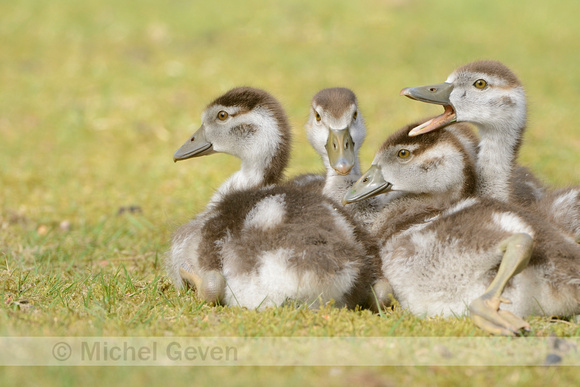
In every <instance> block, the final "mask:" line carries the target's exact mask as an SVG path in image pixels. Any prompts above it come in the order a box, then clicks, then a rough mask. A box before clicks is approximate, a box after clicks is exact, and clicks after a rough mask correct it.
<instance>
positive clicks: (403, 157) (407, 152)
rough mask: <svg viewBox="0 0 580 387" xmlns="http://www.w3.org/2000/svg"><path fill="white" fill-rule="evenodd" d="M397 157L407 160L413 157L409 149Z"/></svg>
mask: <svg viewBox="0 0 580 387" xmlns="http://www.w3.org/2000/svg"><path fill="white" fill-rule="evenodd" d="M397 156H399V158H401V159H406V158H407V157H409V156H411V151H409V150H407V149H401V150H400V151H399V153H397Z"/></svg>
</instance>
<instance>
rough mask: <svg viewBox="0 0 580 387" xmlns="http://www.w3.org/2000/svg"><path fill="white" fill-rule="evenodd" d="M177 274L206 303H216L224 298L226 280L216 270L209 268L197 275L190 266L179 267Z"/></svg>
mask: <svg viewBox="0 0 580 387" xmlns="http://www.w3.org/2000/svg"><path fill="white" fill-rule="evenodd" d="M179 275H180V276H181V279H183V280H184V281H185V283H187V284H188V285H189V286H190V287H191V288H193V289H196V291H197V296H198V297H199V298H200V299H202V300H204V301H205V302H207V303H210V304H212V303H218V302H220V301H222V300H223V299H224V296H225V292H226V280H225V278H224V276H223V275H222V274H221V273H220V272H219V271H217V270H210V271H208V272H203V273H202V274H201V275H197V274H196V273H194V272H193V270H191V268H189V267H188V268H187V269H186V268H184V267H180V268H179Z"/></svg>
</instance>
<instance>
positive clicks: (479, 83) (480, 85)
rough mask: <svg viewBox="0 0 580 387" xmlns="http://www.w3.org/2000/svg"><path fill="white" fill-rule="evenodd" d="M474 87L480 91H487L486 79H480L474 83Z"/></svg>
mask: <svg viewBox="0 0 580 387" xmlns="http://www.w3.org/2000/svg"><path fill="white" fill-rule="evenodd" d="M473 86H475V87H477V88H478V89H485V87H486V86H487V82H486V81H485V80H484V79H478V80H477V81H475V82H474V83H473Z"/></svg>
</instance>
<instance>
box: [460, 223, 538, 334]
mask: <svg viewBox="0 0 580 387" xmlns="http://www.w3.org/2000/svg"><path fill="white" fill-rule="evenodd" d="M533 242H534V241H533V239H532V237H531V236H530V235H528V234H525V233H520V234H514V235H512V236H510V237H509V238H506V239H505V240H503V241H502V242H501V243H500V245H499V248H500V250H501V251H503V252H504V255H503V258H502V260H501V263H500V265H499V268H498V271H497V274H496V276H495V278H494V279H493V281H492V282H491V284H490V285H489V287H488V288H487V289H486V291H485V293H484V294H483V295H482V296H481V297H478V298H476V299H475V300H474V301H472V302H471V303H470V304H469V311H470V314H471V318H472V319H473V322H474V323H475V325H477V326H478V327H480V328H481V329H483V330H485V331H488V332H490V333H493V334H496V335H506V336H514V335H516V334H517V333H518V332H519V331H520V330H521V329H525V330H529V329H530V326H529V324H528V323H527V322H525V321H524V320H523V319H521V318H520V317H518V316H516V315H514V314H513V313H511V312H508V311H506V310H499V307H500V305H501V303H505V304H509V303H511V302H510V301H509V300H508V299H506V298H503V297H502V296H501V295H502V293H503V290H504V288H505V286H506V284H507V283H508V281H509V280H510V279H511V278H512V277H513V276H515V275H516V274H518V273H519V272H521V271H522V270H523V269H525V268H526V266H527V265H528V262H529V261H530V258H531V256H532V245H533Z"/></svg>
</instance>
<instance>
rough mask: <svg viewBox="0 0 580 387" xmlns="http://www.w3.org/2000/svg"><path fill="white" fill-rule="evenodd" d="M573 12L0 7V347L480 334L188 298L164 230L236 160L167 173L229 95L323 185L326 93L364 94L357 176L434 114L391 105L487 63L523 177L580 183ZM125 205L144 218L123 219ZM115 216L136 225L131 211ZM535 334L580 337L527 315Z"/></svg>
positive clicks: (42, 375)
mask: <svg viewBox="0 0 580 387" xmlns="http://www.w3.org/2000/svg"><path fill="white" fill-rule="evenodd" d="M579 11H580V4H578V2H576V1H572V0H570V1H566V2H561V3H558V6H555V5H554V4H550V3H546V2H541V1H538V0H526V1H524V0H517V1H516V0H514V1H510V2H501V3H500V2H497V3H496V2H489V1H483V0H475V1H470V2H456V1H451V0H441V1H437V2H434V1H419V0H364V1H360V2H331V1H319V2H311V1H305V0H297V1H293V2H282V1H272V2H267V3H263V2H258V1H255V0H248V1H245V2H227V1H224V2H187V1H179V0H175V1H171V2H166V3H164V4H160V3H159V2H155V1H140V2H139V3H138V5H137V3H136V2H132V1H109V0H105V1H94V0H86V1H82V2H81V1H73V0H53V1H50V2H38V1H33V0H21V1H18V2H16V3H15V2H8V1H0V15H2V16H1V22H0V42H1V46H0V47H1V49H0V85H1V87H0V143H1V144H2V145H1V151H0V284H1V286H0V300H1V301H2V303H1V307H0V335H2V336H61V335H62V336H68V335H73V336H99V335H103V336H125V335H126V336H149V335H150V336H167V335H173V336H473V335H475V336H478V335H483V334H484V333H483V332H482V331H480V330H478V329H476V328H475V327H474V326H473V325H472V324H471V322H470V321H468V320H467V319H465V318H457V319H440V318H433V319H420V318H417V317H414V316H411V315H409V314H408V313H405V312H404V311H401V310H400V309H398V308H395V309H394V310H393V311H387V312H385V314H384V316H376V315H373V314H371V313H370V312H368V311H346V310H339V309H335V308H330V307H329V308H325V309H323V310H321V311H309V310H304V309H303V308H298V309H296V308H292V307H285V308H279V309H272V310H268V311H265V312H262V313H257V312H254V311H248V310H242V309H239V308H221V307H209V306H207V305H203V304H200V302H199V301H198V300H197V299H196V298H195V297H194V296H193V295H192V294H191V293H185V294H178V293H177V292H176V291H175V290H174V289H173V288H172V286H171V284H170V283H169V281H168V279H167V278H166V276H165V273H164V271H163V267H162V260H163V255H164V253H165V251H166V250H167V248H168V245H169V239H170V235H171V232H172V231H173V230H174V229H175V228H176V227H177V226H178V225H180V224H182V223H184V222H186V221H187V220H188V219H189V218H190V217H191V216H193V215H194V214H195V213H197V212H198V211H200V210H201V209H202V208H203V207H204V206H205V203H207V200H208V199H209V197H210V195H211V194H212V192H213V190H214V189H215V188H216V187H217V186H219V184H220V183H221V182H222V181H223V180H224V179H225V178H226V177H227V176H228V175H229V174H231V173H232V172H233V171H235V170H236V169H237V168H238V167H239V163H238V162H237V161H236V160H235V159H233V158H232V157H230V156H227V155H217V156H212V157H211V158H203V159H200V160H194V161H191V162H187V163H184V164H178V165H174V164H173V162H172V159H171V156H172V154H173V152H174V151H175V150H176V149H177V147H179V146H180V145H181V143H182V142H183V141H184V140H185V139H186V138H187V136H188V135H190V134H191V133H192V132H193V130H194V129H195V128H196V127H197V125H198V124H199V116H200V114H201V111H202V110H203V108H204V106H205V105H206V104H207V103H208V102H209V101H210V100H211V99H213V98H214V97H216V96H217V95H219V94H221V93H223V92H225V91H226V90H228V89H229V88H231V87H234V86H238V85H251V86H256V87H262V88H265V89H267V90H269V91H271V92H272V93H273V94H274V95H276V96H277V97H279V99H280V100H281V102H282V103H283V105H284V106H285V107H286V109H287V112H288V114H289V116H290V118H291V122H292V124H293V127H294V134H295V145H294V150H293V155H292V160H291V165H290V168H289V170H288V175H290V176H292V175H295V174H298V173H302V172H306V171H317V170H320V168H321V167H320V162H319V160H318V158H317V156H316V155H315V153H314V151H313V150H311V149H310V147H309V145H308V143H307V141H306V139H305V135H304V133H303V130H302V126H303V124H304V122H305V120H306V117H307V112H308V103H309V101H310V98H311V97H312V96H313V95H314V94H315V93H316V92H317V91H318V90H319V89H320V88H323V87H329V86H335V85H340V86H347V87H351V88H352V89H353V90H354V91H355V92H356V93H357V95H358V97H359V102H360V105H361V109H362V112H363V114H364V116H365V119H366V122H367V127H368V129H369V134H368V138H367V142H366V145H365V146H364V147H363V148H364V149H363V152H362V155H361V160H362V163H363V168H365V167H367V166H368V165H369V164H370V161H371V160H372V157H373V155H374V152H375V150H376V148H377V147H378V144H379V143H380V142H381V141H382V140H384V138H386V136H387V135H388V134H389V133H391V132H392V131H394V130H395V129H397V128H398V127H400V126H402V125H403V124H405V123H406V122H409V121H411V120H414V119H416V118H418V117H422V116H425V115H429V114H433V113H436V112H439V111H440V108H438V107H434V106H429V105H425V104H419V103H415V102H412V101H408V100H406V99H402V98H400V97H399V96H398V92H399V90H400V89H401V88H402V87H405V86H413V85H421V84H426V83H436V82H440V81H443V80H444V79H445V78H446V76H447V74H448V73H450V72H451V71H452V70H453V69H454V68H455V67H456V66H457V65H460V64H464V63H467V62H469V61H472V60H475V59H481V58H492V59H498V60H501V61H503V62H504V63H506V64H507V65H508V66H510V67H511V68H513V69H514V70H515V71H516V73H517V74H518V76H519V77H520V78H521V80H522V81H523V83H524V85H525V87H526V90H527V93H528V98H529V116H530V118H529V125H528V131H527V134H526V139H525V144H524V147H523V149H522V152H521V154H520V162H521V163H522V164H525V165H527V166H529V167H530V168H531V169H532V170H533V171H535V172H536V173H537V174H538V175H539V176H540V177H542V178H543V179H544V180H545V181H546V182H547V183H548V184H551V185H553V186H563V185H569V184H580V174H579V173H578V167H577V166H578V165H580V152H579V150H580V136H578V135H577V129H576V126H577V125H576V124H575V123H576V121H577V119H576V111H577V106H576V104H577V101H578V99H579V97H580V72H579V71H578V70H577V63H579V62H580V41H579V40H578V36H579V35H580V26H579V25H578V23H577V22H576V15H577V14H578V13H579ZM131 206H136V207H138V208H137V209H136V211H133V212H131V211H129V210H128V209H129V208H130V207H131ZM120 209H124V211H121V210H120ZM530 321H531V325H532V329H533V331H532V333H531V334H532V335H536V336H548V335H552V334H555V335H558V336H578V335H580V328H579V327H578V325H577V324H575V323H572V322H568V321H558V320H556V321H551V320H549V319H548V318H533V319H531V320H530ZM573 377H574V374H573V370H572V369H560V370H558V371H557V372H556V371H554V369H544V368H542V369H538V368H493V369H490V368H455V369H448V368H440V367H427V368H403V369H393V368H366V369H350V368H336V369H334V368H333V369H329V368H296V369H295V368H267V369H253V368H240V369H232V368H229V369H221V368H211V369H196V370H192V369H187V368H173V369H158V368H147V369H145V368H141V369H134V368H123V369H117V370H114V371H112V370H111V369H106V368H98V367H97V368H50V369H34V368H32V369H23V368H15V369H5V370H4V372H3V375H2V378H4V379H5V380H6V381H11V383H15V384H16V383H17V384H22V385H28V384H30V385H32V384H35V385H43V384H56V383H62V384H65V385H66V384H69V385H73V384H79V383H81V382H83V383H85V382H87V381H100V382H101V383H102V382H105V383H113V382H115V383H117V382H118V383H126V384H137V383H140V382H145V381H147V382H149V381H153V382H165V383H166V382H167V381H170V382H171V383H172V384H175V383H179V382H180V381H182V380H183V381H187V382H188V384H189V383H191V382H192V381H193V382H194V383H196V382H199V383H202V384H203V383H210V382H213V381H214V380H215V379H217V378H220V379H221V380H222V381H223V380H224V378H225V379H227V380H229V381H231V382H232V383H234V384H236V383H237V384H247V383H249V382H250V381H254V379H255V380H257V382H258V383H265V382H274V383H276V382H279V383H281V384H282V383H285V384H290V383H292V384H293V385H295V384H296V383H309V384H311V383H320V384H322V385H344V384H352V383H357V384H358V383H367V384H371V385H399V384H409V383H413V382H415V383H417V384H422V385H427V384H429V385H431V384H438V383H447V384H450V385H459V384H465V379H466V378H469V380H470V382H472V383H471V384H473V385H487V384H489V383H496V382H497V381H498V380H502V379H506V380H508V381H509V382H510V384H514V385H524V384H525V385H532V386H533V385H541V384H545V382H546V381H553V382H556V383H558V384H562V385H565V384H567V383H571V382H572V381H573V380H574V379H573Z"/></svg>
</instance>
